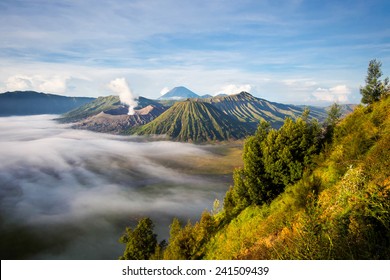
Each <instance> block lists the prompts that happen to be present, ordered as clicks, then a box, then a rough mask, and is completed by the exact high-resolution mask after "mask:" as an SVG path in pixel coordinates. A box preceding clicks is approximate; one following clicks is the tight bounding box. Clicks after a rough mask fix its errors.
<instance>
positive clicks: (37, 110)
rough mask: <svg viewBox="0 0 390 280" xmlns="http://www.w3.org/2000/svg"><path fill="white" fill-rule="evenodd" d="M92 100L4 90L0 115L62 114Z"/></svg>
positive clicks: (1, 95)
mask: <svg viewBox="0 0 390 280" xmlns="http://www.w3.org/2000/svg"><path fill="white" fill-rule="evenodd" d="M93 100H94V98H90V97H67V96H61V95H55V94H46V93H41V92H35V91H15V92H5V93H2V94H0V116H12V115H18V116H25V115H37V114H63V113H65V112H67V111H70V110H73V109H74V108H77V107H79V106H82V105H84V104H86V103H88V102H91V101H93Z"/></svg>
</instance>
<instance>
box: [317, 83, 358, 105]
mask: <svg viewBox="0 0 390 280" xmlns="http://www.w3.org/2000/svg"><path fill="white" fill-rule="evenodd" d="M350 94H351V90H350V89H349V88H348V87H347V86H346V85H337V86H335V87H331V88H317V89H316V90H315V91H314V92H313V93H312V95H313V96H314V97H315V99H316V100H319V101H328V102H340V103H346V102H348V101H349V99H348V96H349V95H350Z"/></svg>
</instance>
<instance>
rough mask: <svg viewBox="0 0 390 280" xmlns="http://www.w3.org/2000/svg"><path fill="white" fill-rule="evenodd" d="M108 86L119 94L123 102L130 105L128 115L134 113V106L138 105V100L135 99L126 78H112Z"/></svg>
mask: <svg viewBox="0 0 390 280" xmlns="http://www.w3.org/2000/svg"><path fill="white" fill-rule="evenodd" d="M108 87H109V88H110V89H111V90H112V91H113V92H115V93H117V94H118V95H119V98H120V100H121V102H122V103H123V104H125V105H128V106H129V112H128V113H127V114H128V115H134V108H135V107H137V106H138V102H137V101H136V100H135V95H134V94H133V92H132V91H131V89H130V88H129V85H128V84H127V82H126V79H125V78H117V79H115V80H112V81H111V82H110V83H109V85H108Z"/></svg>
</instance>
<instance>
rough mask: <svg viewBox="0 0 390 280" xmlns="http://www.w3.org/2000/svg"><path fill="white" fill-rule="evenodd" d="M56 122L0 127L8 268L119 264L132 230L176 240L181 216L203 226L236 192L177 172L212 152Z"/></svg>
mask: <svg viewBox="0 0 390 280" xmlns="http://www.w3.org/2000/svg"><path fill="white" fill-rule="evenodd" d="M54 117H55V116H52V115H51V116H49V115H46V116H28V117H7V118H0V159H1V161H0V210H1V215H0V218H1V219H0V227H1V228H0V229H1V239H2V241H1V251H2V255H3V256H2V259H4V258H33V259H34V258H37V259H41V258H43V259H116V258H117V257H118V256H119V255H121V253H122V252H123V248H124V247H123V245H121V244H119V243H118V242H117V240H118V238H119V237H120V235H121V233H122V232H123V230H124V228H125V226H126V225H132V226H133V225H134V224H135V223H136V221H137V219H138V218H140V217H142V216H150V217H151V218H152V219H153V220H154V222H155V224H156V231H157V233H158V234H159V237H160V238H167V234H168V230H169V229H168V225H169V223H170V222H171V219H172V217H173V216H178V217H180V218H181V219H183V220H187V219H189V218H191V219H192V220H193V219H196V218H197V217H198V216H199V215H200V213H201V212H202V211H203V210H204V209H206V208H208V209H210V206H211V205H212V204H213V201H214V199H215V198H221V197H222V195H223V193H224V192H225V191H226V189H227V188H228V186H229V180H230V179H229V178H230V176H223V175H214V176H212V175H207V176H206V175H199V174H197V172H196V170H192V171H191V172H186V170H185V169H183V168H182V167H181V166H179V165H178V164H177V162H178V160H180V159H182V158H186V159H191V158H194V157H197V158H199V157H200V158H202V157H208V158H210V157H212V156H213V155H212V154H210V152H209V151H210V149H209V148H206V147H202V146H196V145H191V144H184V143H175V142H168V141H158V142H148V141H145V139H143V138H136V137H124V136H112V135H106V134H98V133H92V132H88V131H81V130H73V129H70V128H68V127H67V126H65V125H60V124H58V123H56V122H55V121H53V120H52V119H53V118H54ZM11 250H12V251H11Z"/></svg>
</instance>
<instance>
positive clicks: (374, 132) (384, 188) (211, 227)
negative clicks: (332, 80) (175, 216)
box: [164, 98, 390, 259]
mask: <svg viewBox="0 0 390 280" xmlns="http://www.w3.org/2000/svg"><path fill="white" fill-rule="evenodd" d="M389 112H390V98H387V99H384V100H381V101H379V102H377V103H374V104H372V105H369V106H368V107H363V106H359V107H357V108H356V109H355V111H354V112H353V113H352V114H350V115H348V116H347V117H346V118H345V119H344V120H343V121H341V122H340V123H339V124H337V125H336V127H335V129H334V134H333V140H332V141H331V143H328V146H327V148H326V149H323V150H322V151H321V153H320V154H319V155H318V156H315V157H313V161H312V162H311V163H310V161H309V163H305V161H302V163H304V165H302V167H304V169H305V171H304V172H303V173H301V175H300V176H301V179H298V180H297V178H299V177H296V176H297V173H296V168H295V167H294V168H293V169H291V167H293V166H296V162H295V161H294V160H293V159H294V158H296V159H299V157H300V154H302V155H303V154H304V153H306V152H310V151H311V152H313V150H312V149H311V148H309V149H305V150H303V151H301V152H298V153H297V154H296V155H294V152H295V151H297V150H296V149H295V148H294V149H293V150H291V152H292V153H291V154H290V152H289V149H290V147H291V145H292V144H293V143H295V144H299V142H298V143H297V142H296V141H294V142H290V143H289V141H288V139H300V137H298V138H297V136H293V134H292V133H290V134H289V135H290V136H288V135H287V134H285V133H284V131H288V130H290V131H291V132H293V131H295V133H296V132H297V130H296V129H294V127H302V126H301V125H300V124H299V123H300V122H301V121H299V120H298V122H297V123H296V124H295V125H294V123H292V122H289V123H286V124H285V125H284V126H283V127H282V128H281V130H279V131H278V132H276V131H274V130H271V131H269V132H266V130H264V129H260V130H259V133H258V134H257V136H253V137H251V138H250V139H248V140H247V141H246V144H245V147H244V155H243V158H244V168H243V169H242V170H239V171H237V172H235V180H234V181H235V183H234V186H233V188H231V190H230V191H229V192H228V193H227V194H226V196H225V200H224V207H223V208H222V209H221V210H219V211H220V212H219V213H218V214H214V215H212V214H208V213H204V214H203V215H202V218H201V219H200V221H199V222H198V223H196V224H194V225H187V226H185V227H182V228H181V229H180V225H178V223H177V221H176V222H175V223H176V224H175V226H176V227H178V229H176V233H175V235H174V236H171V238H170V245H169V246H168V248H167V251H166V253H165V255H164V256H165V258H172V257H173V258H175V257H179V258H180V257H181V258H206V259H389V258H390V215H389V213H390V200H389V198H390V149H389V147H390V114H389ZM297 135H299V134H297ZM303 136H304V135H303ZM279 137H281V139H282V141H280V143H278V142H277V141H278V140H277V139H279ZM286 137H287V138H286ZM283 138H285V139H286V140H283ZM272 139H273V140H272ZM301 139H307V138H306V137H303V138H301ZM319 139H321V138H319ZM305 141H306V140H305ZM284 142H286V143H285V146H283V143H284ZM272 143H273V144H272ZM301 143H303V142H301ZM275 145H276V146H275ZM300 145H301V144H299V147H300ZM274 146H275V147H274ZM256 147H262V148H261V151H262V152H261V153H260V154H257V156H256V155H255V154H253V152H254V149H256ZM274 148H277V149H276V150H275V151H278V150H282V151H283V153H275V154H274V156H272V155H273V154H272V150H273V149H274ZM283 154H284V155H283ZM270 156H271V158H272V160H271V161H270V162H269V164H268V165H265V166H263V167H261V164H259V162H260V161H259V160H260V159H261V158H262V160H265V163H266V162H267V160H268V158H269V157H270ZM305 157H306V156H305ZM288 162H290V163H289V164H287V165H285V166H284V167H283V165H284V163H288ZM255 166H256V168H254V167H255ZM262 168H265V169H262ZM286 175H287V177H286ZM283 178H287V179H288V180H286V181H284V180H280V179H283ZM294 178H295V179H294ZM292 179H294V180H292ZM251 182H253V183H251ZM259 186H263V188H262V187H259ZM277 188H279V191H282V192H281V193H280V195H277V196H276V197H275V198H274V199H272V200H271V201H269V202H266V203H265V201H263V202H262V201H261V200H260V201H259V200H258V198H259V196H258V195H257V194H262V193H263V195H268V196H269V195H270V194H271V193H273V192H275V191H277ZM245 189H246V190H247V191H245ZM267 189H268V191H267V192H264V191H265V190H267ZM256 190H257V191H259V193H257V192H256ZM254 191H255V192H254ZM270 191H271V193H270ZM260 197H261V196H260ZM173 225H174V223H173V224H172V226H173ZM191 236H198V240H199V241H190V240H191V239H190V238H191ZM188 241H189V242H190V244H191V245H189V246H188V248H189V249H188V250H183V249H178V248H184V247H181V246H182V244H183V242H188ZM191 242H192V243H191ZM187 245H188V244H187ZM189 252H190V253H189Z"/></svg>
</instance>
